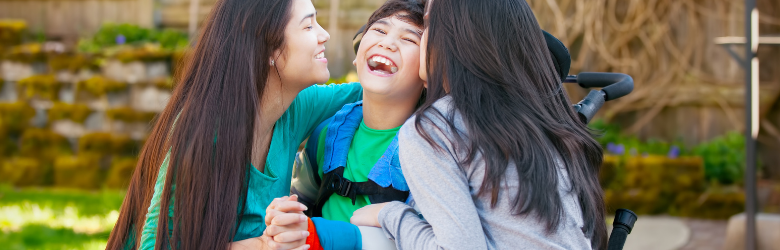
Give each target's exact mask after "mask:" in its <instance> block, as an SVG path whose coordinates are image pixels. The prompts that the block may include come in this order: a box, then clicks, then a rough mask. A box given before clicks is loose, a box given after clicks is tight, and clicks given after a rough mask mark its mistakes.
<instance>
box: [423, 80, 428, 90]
mask: <svg viewBox="0 0 780 250" xmlns="http://www.w3.org/2000/svg"><path fill="white" fill-rule="evenodd" d="M423 88H426V89H427V88H428V82H426V81H423Z"/></svg>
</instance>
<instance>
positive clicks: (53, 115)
mask: <svg viewBox="0 0 780 250" xmlns="http://www.w3.org/2000/svg"><path fill="white" fill-rule="evenodd" d="M90 113H92V111H91V110H89V107H87V105H84V104H69V103H63V102H55V103H54V105H53V106H52V107H51V109H49V122H52V121H57V120H71V121H74V122H77V123H84V121H86V120H87V117H89V114H90Z"/></svg>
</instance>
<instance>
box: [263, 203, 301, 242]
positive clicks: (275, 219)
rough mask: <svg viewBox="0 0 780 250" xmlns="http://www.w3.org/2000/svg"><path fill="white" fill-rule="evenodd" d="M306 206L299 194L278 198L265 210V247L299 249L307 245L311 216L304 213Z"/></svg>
mask: <svg viewBox="0 0 780 250" xmlns="http://www.w3.org/2000/svg"><path fill="white" fill-rule="evenodd" d="M306 209H307V208H306V206H304V205H303V204H301V203H300V202H298V196H297V195H293V196H291V197H287V196H285V197H282V198H276V199H274V201H273V202H271V204H270V205H268V208H266V210H265V214H266V216H265V225H266V229H265V232H263V237H261V238H260V240H261V241H263V245H264V246H265V248H264V249H293V248H295V249H299V248H300V247H306V248H305V249H308V245H305V244H306V238H307V237H308V236H309V231H308V228H309V223H308V222H309V221H308V220H309V218H307V217H306V215H303V211H306Z"/></svg>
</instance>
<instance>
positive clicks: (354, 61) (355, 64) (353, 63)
mask: <svg viewBox="0 0 780 250" xmlns="http://www.w3.org/2000/svg"><path fill="white" fill-rule="evenodd" d="M352 65H354V66H355V67H357V58H355V60H352Z"/></svg>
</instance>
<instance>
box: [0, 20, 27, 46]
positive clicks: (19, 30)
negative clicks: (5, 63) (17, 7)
mask: <svg viewBox="0 0 780 250" xmlns="http://www.w3.org/2000/svg"><path fill="white" fill-rule="evenodd" d="M26 29H27V23H26V22H25V21H23V20H10V19H6V20H0V48H2V47H3V46H9V45H17V44H19V43H21V42H22V34H23V32H24V31H25V30H26ZM0 51H1V50H0Z"/></svg>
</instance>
